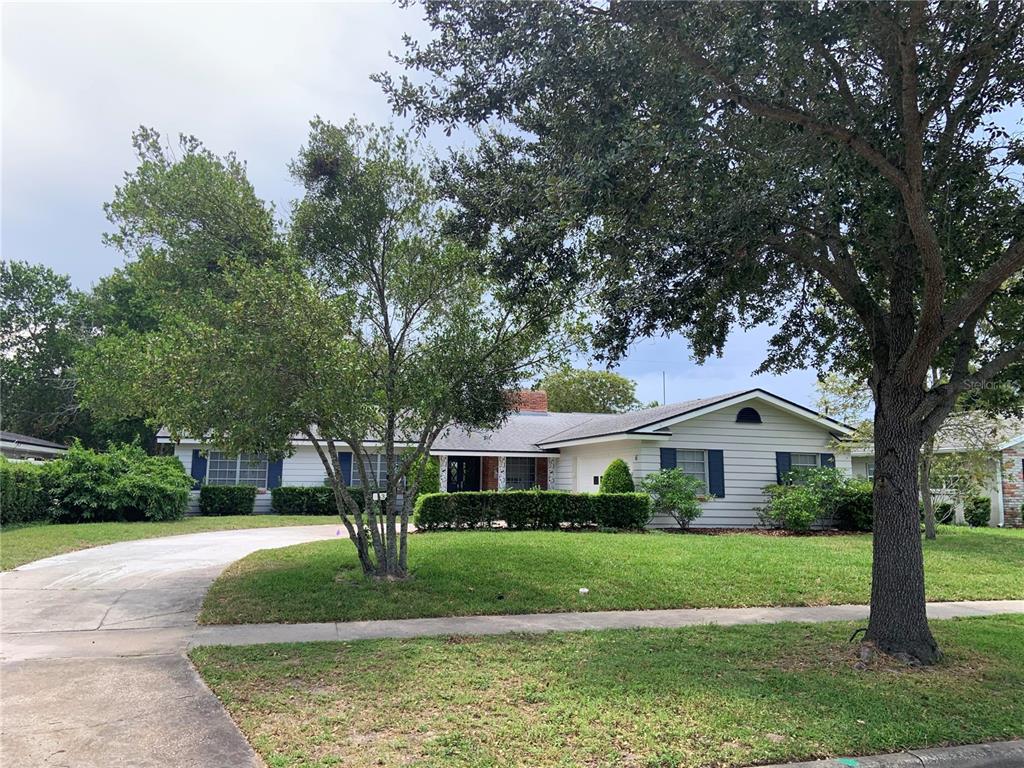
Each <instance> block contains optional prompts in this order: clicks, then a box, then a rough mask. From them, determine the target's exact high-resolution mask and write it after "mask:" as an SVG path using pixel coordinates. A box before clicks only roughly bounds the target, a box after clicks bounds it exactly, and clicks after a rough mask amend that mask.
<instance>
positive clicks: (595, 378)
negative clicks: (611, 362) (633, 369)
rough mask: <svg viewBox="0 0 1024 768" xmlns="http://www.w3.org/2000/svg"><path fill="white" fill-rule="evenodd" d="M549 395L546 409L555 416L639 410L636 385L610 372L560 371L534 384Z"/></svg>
mask: <svg viewBox="0 0 1024 768" xmlns="http://www.w3.org/2000/svg"><path fill="white" fill-rule="evenodd" d="M537 388H538V389H543V390H544V391H545V392H547V395H548V410H550V411H555V412H558V413H621V412H622V411H630V410H633V409H635V408H639V407H640V402H639V401H638V400H637V399H636V384H635V383H634V382H633V381H631V380H630V379H627V378H626V377H625V376H620V375H619V374H617V373H612V372H611V371H595V370H592V369H590V368H585V369H578V368H563V369H562V370H560V371H557V372H555V373H551V374H548V375H547V376H545V377H544V378H543V379H541V380H540V383H539V384H538V385H537Z"/></svg>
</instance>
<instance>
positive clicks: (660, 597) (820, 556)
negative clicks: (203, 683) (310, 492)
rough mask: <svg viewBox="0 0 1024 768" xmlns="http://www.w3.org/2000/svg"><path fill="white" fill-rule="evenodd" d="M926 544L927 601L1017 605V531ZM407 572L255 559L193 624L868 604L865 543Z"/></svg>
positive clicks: (289, 550) (762, 541)
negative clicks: (372, 576) (385, 578)
mask: <svg viewBox="0 0 1024 768" xmlns="http://www.w3.org/2000/svg"><path fill="white" fill-rule="evenodd" d="M924 547H925V560H926V574H927V591H928V597H929V599H931V600H965V599H996V598H1024V578H1021V574H1022V573H1024V531H1010V530H1006V531H1004V530H996V529H966V528H945V527H944V528H943V529H942V530H941V531H940V533H939V537H938V539H937V540H935V541H926V542H925V545H924ZM409 564H410V568H411V570H412V577H411V578H410V579H408V580H407V581H404V582H370V581H367V580H366V579H364V578H363V577H362V575H361V572H360V571H359V567H358V563H357V560H356V556H355V549H354V548H353V546H352V545H351V543H350V542H348V541H347V540H345V541H333V540H332V541H324V542H317V543H313V544H301V545H298V546H293V547H286V548H283V549H274V550H264V551H261V552H256V553H253V554H251V555H249V556H248V557H246V558H245V559H243V560H240V561H238V562H237V563H235V564H233V565H232V566H231V567H230V568H228V570H227V571H225V573H224V574H223V575H222V576H221V577H220V578H219V579H218V580H217V581H216V582H215V583H214V585H213V587H212V588H211V589H210V591H209V593H208V595H207V597H206V602H205V604H204V606H203V610H202V613H201V616H200V621H202V622H204V623H208V624H241V623H251V622H307V621H310V622H313V621H355V620H363V619H392V618H414V617H423V616H459V615H471V614H512V613H547V612H558V611H597V610H625V609H642V608H684V607H710V606H723V607H726V606H752V605H826V604H838V603H866V602H868V597H869V594H870V573H871V538H870V536H866V535H859V536H802V537H774V536H759V535H756V534H735V535H728V536H679V535H670V534H600V533H558V532H538V533H532V532H531V533H511V532H507V531H505V532H489V533H488V532H480V533H427V534H418V535H415V536H413V537H411V539H410V544H409ZM581 587H586V588H588V589H589V590H590V592H589V594H588V595H586V596H583V595H580V593H579V589H580V588H581Z"/></svg>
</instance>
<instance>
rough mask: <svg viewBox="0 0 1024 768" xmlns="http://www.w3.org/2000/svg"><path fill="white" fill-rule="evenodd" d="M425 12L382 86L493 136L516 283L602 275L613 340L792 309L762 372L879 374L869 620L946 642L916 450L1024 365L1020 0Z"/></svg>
mask: <svg viewBox="0 0 1024 768" xmlns="http://www.w3.org/2000/svg"><path fill="white" fill-rule="evenodd" d="M410 5H412V4H411V3H410ZM414 7H415V8H417V9H420V8H422V9H423V13H424V15H425V16H426V22H427V24H428V25H429V27H430V31H431V35H430V38H429V40H426V41H423V42H418V41H415V40H411V39H410V40H409V41H408V46H407V48H406V52H405V55H404V56H403V57H402V63H403V64H404V65H405V66H406V67H407V68H408V69H410V70H413V71H416V81H415V82H414V81H413V80H412V79H411V78H406V79H403V80H400V81H398V80H392V79H391V78H389V77H388V76H382V78H381V79H382V80H383V82H384V83H385V85H386V86H387V88H388V90H389V92H390V94H391V97H392V100H393V102H394V104H395V107H396V108H397V109H398V110H400V111H411V112H413V113H414V114H415V115H416V117H417V118H418V120H419V121H420V122H421V123H422V124H423V125H427V124H440V125H443V126H445V127H447V128H451V127H452V126H454V125H456V124H458V123H469V124H472V125H486V127H487V128H488V129H489V130H488V131H487V132H483V133H482V135H481V141H480V145H479V148H478V150H477V151H475V152H474V153H472V154H461V155H456V156H455V157H454V158H453V160H452V163H451V168H452V171H453V173H452V175H451V177H450V180H449V188H450V191H451V194H452V195H453V196H455V197H457V199H458V201H459V204H460V209H461V212H460V213H459V215H458V217H457V219H456V221H455V224H456V225H457V228H458V229H459V231H460V232H462V233H464V235H465V237H467V238H468V239H469V240H471V241H472V240H473V239H474V238H476V241H477V242H479V240H480V238H486V237H488V236H490V237H491V238H492V239H493V240H494V241H495V242H496V244H497V245H499V246H500V252H499V253H498V254H497V257H496V259H495V260H494V269H495V271H496V272H497V273H498V274H500V275H502V276H504V277H506V278H507V279H508V280H510V281H514V282H515V283H516V284H518V285H519V287H520V289H521V290H522V291H523V292H524V293H525V294H526V295H530V296H533V295H536V293H537V292H538V291H539V290H543V289H544V288H545V286H547V285H548V284H550V283H551V282H552V280H553V279H559V280H561V281H562V282H563V284H564V282H566V281H571V280H572V279H575V280H576V281H577V283H578V284H582V285H586V286H587V289H588V294H589V295H591V296H593V297H594V301H595V303H596V305H597V306H596V310H597V313H598V314H599V315H600V316H601V317H602V318H603V323H602V324H601V327H600V328H599V329H598V339H597V341H598V346H600V347H603V348H604V349H605V350H606V353H607V354H608V355H610V356H612V357H615V356H617V355H621V354H622V353H623V352H624V350H626V349H627V348H628V346H629V344H630V343H631V342H632V341H633V340H634V339H635V338H636V337H638V336H651V335H656V334H660V333H671V332H680V333H682V334H683V335H684V336H685V337H686V339H687V340H688V341H689V342H690V344H691V346H692V351H693V353H694V355H695V356H696V357H697V358H698V359H699V360H703V359H706V358H707V357H709V356H711V355H713V354H716V353H720V352H721V350H722V348H723V346H724V344H725V340H726V337H727V334H728V332H729V330H730V328H732V327H733V326H734V325H739V326H740V327H743V328H749V327H752V326H754V325H757V324H762V323H768V324H773V325H775V326H776V327H777V328H778V332H777V334H776V335H775V336H774V337H773V339H772V341H771V344H770V347H769V349H768V352H767V356H766V358H765V360H764V361H763V362H762V364H761V366H760V370H762V371H773V372H782V371H785V370H787V369H791V368H794V367H816V368H817V369H818V370H819V371H826V370H836V371H839V372H842V373H844V374H847V375H857V376H859V377H860V378H862V379H865V380H867V381H868V382H869V383H870V386H871V391H872V397H873V400H874V405H875V407H874V440H875V448H876V451H875V455H876V457H877V462H876V469H875V485H874V509H875V514H874V547H873V562H872V586H871V616H870V619H869V621H868V628H867V632H866V634H865V638H866V639H867V640H868V641H870V642H873V643H874V644H875V645H876V646H877V647H878V648H879V649H880V650H882V651H884V652H889V653H894V654H904V655H906V656H909V657H914V658H916V659H918V660H919V661H921V662H922V663H932V662H934V661H935V660H936V659H938V657H939V649H938V646H937V645H936V643H935V640H934V638H933V637H932V634H931V631H930V629H929V627H928V620H927V616H926V613H925V590H924V558H923V551H922V545H921V537H920V534H919V518H918V496H919V489H918V483H919V478H918V471H917V470H918V466H917V456H918V455H919V454H920V450H921V446H922V444H923V443H924V441H925V440H927V439H928V438H929V437H930V436H931V435H932V434H934V433H935V431H936V430H937V429H938V427H939V425H940V424H941V423H942V421H943V420H944V419H945V417H946V415H947V414H948V413H949V412H950V410H951V409H952V408H953V406H954V404H955V403H956V401H957V398H958V397H959V396H960V395H961V394H963V393H965V392H968V391H976V390H978V389H981V388H984V387H986V386H988V385H990V384H991V383H993V382H996V381H999V380H1003V381H1014V382H1020V381H1022V380H1024V373H1022V365H1024V326H1022V324H1021V322H1020V318H1021V317H1022V316H1024V279H1022V268H1024V239H1022V238H1021V233H1022V232H1024V205H1022V200H1024V195H1022V182H1021V178H1020V174H1019V166H1020V163H1021V159H1022V157H1024V142H1022V140H1021V137H1020V135H1013V134H1010V133H1009V131H1007V130H1006V129H1005V128H1004V127H1003V125H1004V124H1005V122H1006V120H1005V118H1006V116H1007V110H1009V109H1011V108H1013V106H1014V105H1015V104H1017V103H1019V101H1020V94H1021V91H1022V89H1024V7H1022V6H1021V4H1020V2H1016V1H1015V0H1006V1H1005V2H1004V1H1002V0H991V1H990V2H985V3H983V4H977V3H923V2H910V3H891V2H878V3H848V2H833V3H791V2H773V3H767V2H746V3H709V2H693V3H670V2H647V3H627V2H614V3H601V2H592V1H591V0H568V1H567V2H560V3H547V2H533V3H522V2H513V1H512V0H506V1H505V2H489V3H475V2H466V0H448V1H447V2H433V3H426V4H424V5H423V6H420V5H416V6H414ZM425 80H426V82H424V81H425ZM936 366H938V367H939V368H941V369H943V370H944V371H945V372H946V376H945V377H944V378H943V380H942V381H940V382H938V383H935V384H933V383H931V382H930V381H929V371H930V370H931V369H932V368H933V367H936Z"/></svg>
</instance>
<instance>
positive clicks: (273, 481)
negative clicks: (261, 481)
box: [267, 459, 284, 488]
mask: <svg viewBox="0 0 1024 768" xmlns="http://www.w3.org/2000/svg"><path fill="white" fill-rule="evenodd" d="M283 473H284V459H278V460H277V461H271V462H269V463H268V464H267V488H279V487H280V486H281V475H282V474H283Z"/></svg>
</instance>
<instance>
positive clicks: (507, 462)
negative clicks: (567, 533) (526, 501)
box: [437, 453, 558, 493]
mask: <svg viewBox="0 0 1024 768" xmlns="http://www.w3.org/2000/svg"><path fill="white" fill-rule="evenodd" d="M437 458H438V462H439V464H440V481H441V491H442V492H451V493H454V492H457V491H504V490H522V491H528V490H530V489H532V488H540V489H541V490H544V491H546V490H549V489H554V488H555V473H556V471H557V465H558V456H557V455H556V454H550V453H542V454H486V453H475V454H470V453H460V454H440V455H438V456H437Z"/></svg>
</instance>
